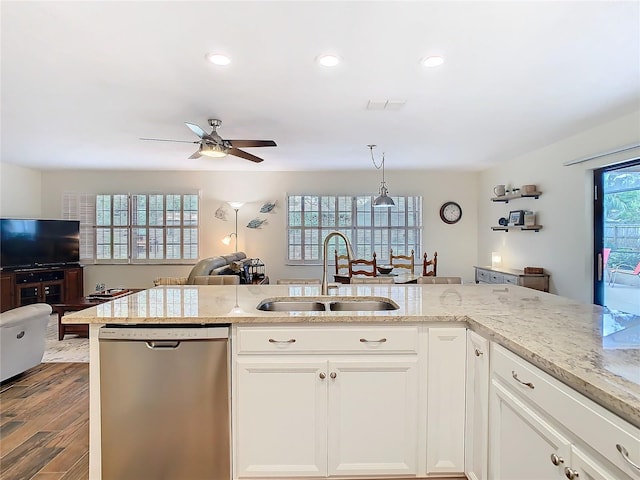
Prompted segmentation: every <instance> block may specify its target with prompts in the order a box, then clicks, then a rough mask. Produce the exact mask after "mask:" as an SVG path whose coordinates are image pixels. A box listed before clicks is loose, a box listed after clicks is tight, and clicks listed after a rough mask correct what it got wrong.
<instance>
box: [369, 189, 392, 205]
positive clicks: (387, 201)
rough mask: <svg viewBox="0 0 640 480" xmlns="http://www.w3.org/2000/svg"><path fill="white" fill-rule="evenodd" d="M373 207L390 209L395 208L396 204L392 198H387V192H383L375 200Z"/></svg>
mask: <svg viewBox="0 0 640 480" xmlns="http://www.w3.org/2000/svg"><path fill="white" fill-rule="evenodd" d="M373 206H374V207H377V208H390V207H393V206H395V203H394V201H393V199H392V198H391V197H389V196H387V192H383V193H382V194H381V195H380V196H379V197H376V198H375V199H374V200H373Z"/></svg>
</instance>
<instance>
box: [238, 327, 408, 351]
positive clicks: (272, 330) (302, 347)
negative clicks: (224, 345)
mask: <svg viewBox="0 0 640 480" xmlns="http://www.w3.org/2000/svg"><path fill="white" fill-rule="evenodd" d="M237 342H238V344H237V347H238V348H237V352H238V354H255V353H260V354H264V353H267V354H269V353H270V354H278V355H280V354H286V353H292V354H316V353H365V354H371V353H375V352H384V353H417V352H418V327H417V326H394V327H375V326H371V327H339V328H337V327H310V326H301V327H237Z"/></svg>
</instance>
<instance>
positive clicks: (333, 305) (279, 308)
mask: <svg viewBox="0 0 640 480" xmlns="http://www.w3.org/2000/svg"><path fill="white" fill-rule="evenodd" d="M256 308H257V309H258V310H262V311H263V312H325V311H331V312H381V311H385V310H397V309H398V308H399V307H398V304H397V303H395V302H394V301H393V300H391V299H388V298H384V297H342V298H336V297H321V298H317V297H314V298H302V297H300V298H295V297H293V298H267V299H264V300H263V301H261V302H260V303H259V304H258V306H257V307H256Z"/></svg>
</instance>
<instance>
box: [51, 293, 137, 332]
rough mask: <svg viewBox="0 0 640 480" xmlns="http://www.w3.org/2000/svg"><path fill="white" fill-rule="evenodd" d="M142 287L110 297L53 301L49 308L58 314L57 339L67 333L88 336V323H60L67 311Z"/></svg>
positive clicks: (93, 304) (97, 303)
mask: <svg viewBox="0 0 640 480" xmlns="http://www.w3.org/2000/svg"><path fill="white" fill-rule="evenodd" d="M142 290H143V289H142V288H133V289H128V290H125V291H123V292H122V294H121V295H118V296H115V297H111V298H95V297H91V296H88V297H78V298H73V299H71V300H69V301H67V302H64V303H55V304H53V305H51V309H52V310H53V313H57V314H58V340H63V339H64V336H65V335H66V334H67V333H69V334H76V335H78V336H79V337H85V338H87V337H89V325H86V324H85V325H83V324H64V323H62V317H63V316H64V314H65V313H68V312H79V311H80V310H84V309H85V308H90V307H94V306H96V305H99V304H101V303H105V302H109V301H111V300H115V299H116V298H122V297H124V296H127V295H131V294H132V293H137V292H141V291H142Z"/></svg>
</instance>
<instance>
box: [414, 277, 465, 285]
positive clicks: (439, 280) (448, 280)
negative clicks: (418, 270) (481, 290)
mask: <svg viewBox="0 0 640 480" xmlns="http://www.w3.org/2000/svg"><path fill="white" fill-rule="evenodd" d="M418 283H422V284H432V285H435V284H450V285H454V284H455V285H460V284H462V277H418Z"/></svg>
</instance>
